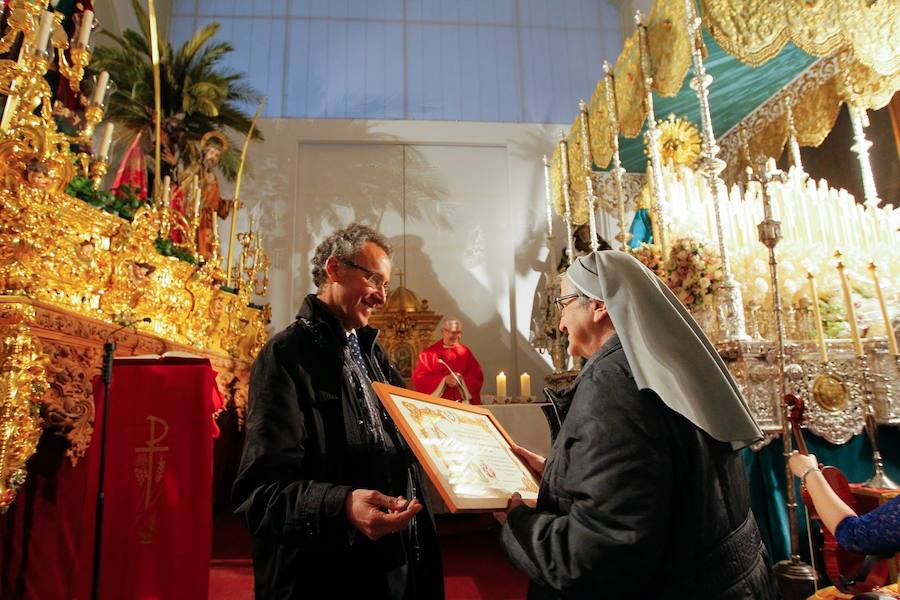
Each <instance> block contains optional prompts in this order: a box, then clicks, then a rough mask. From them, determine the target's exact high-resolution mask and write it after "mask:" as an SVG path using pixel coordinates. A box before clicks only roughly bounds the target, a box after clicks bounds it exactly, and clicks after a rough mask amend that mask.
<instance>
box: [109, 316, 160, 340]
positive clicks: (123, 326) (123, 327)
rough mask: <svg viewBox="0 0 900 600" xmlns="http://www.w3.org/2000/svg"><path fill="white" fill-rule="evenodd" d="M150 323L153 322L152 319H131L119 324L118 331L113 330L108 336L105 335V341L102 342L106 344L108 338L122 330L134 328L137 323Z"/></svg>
mask: <svg viewBox="0 0 900 600" xmlns="http://www.w3.org/2000/svg"><path fill="white" fill-rule="evenodd" d="M152 322H153V319H151V318H150V317H143V318H141V319H132V320H130V321H128V322H127V323H124V324H122V323H120V327H119V328H118V329H113V330H112V331H110V332H109V334H107V336H106V340H104V341H105V342H108V341H109V338H111V337H112V336H114V335H116V334H117V333H119V332H120V331H122V330H123V329H128V328H129V327H134V326H135V325H137V324H138V323H152Z"/></svg>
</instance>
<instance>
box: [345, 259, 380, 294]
mask: <svg viewBox="0 0 900 600" xmlns="http://www.w3.org/2000/svg"><path fill="white" fill-rule="evenodd" d="M341 262H342V263H344V264H345V265H347V266H348V267H350V268H351V269H357V270H359V271H362V272H363V273H365V274H366V283H368V284H369V285H371V286H372V287H373V288H381V289H383V290H384V293H385V294H387V293H388V290H390V289H391V284H390V282H388V281H385V280H384V276H382V274H381V273H376V272H375V271H373V270H372V269H367V268H365V267H364V266H362V265H358V264H356V263H355V262H353V261H352V260H350V259H347V258H342V259H341Z"/></svg>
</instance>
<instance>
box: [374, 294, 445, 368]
mask: <svg viewBox="0 0 900 600" xmlns="http://www.w3.org/2000/svg"><path fill="white" fill-rule="evenodd" d="M441 318H442V316H441V315H439V314H436V313H435V312H434V311H433V310H430V309H429V308H428V300H419V298H418V297H417V296H416V295H415V294H414V293H413V292H412V291H410V290H409V289H407V288H406V287H404V286H403V285H400V286H399V287H397V288H396V289H393V290H391V293H390V294H388V297H387V302H385V304H384V306H383V307H381V308H380V309H379V310H377V311H375V312H374V313H373V314H372V318H371V319H370V320H369V324H370V325H371V326H372V327H375V328H376V329H378V330H379V332H380V333H379V336H378V343H379V344H381V345H382V347H384V349H385V350H386V351H387V353H388V356H389V357H390V359H391V362H392V363H394V366H395V367H396V369H397V370H398V371H399V372H400V374H401V375H403V377H404V378H405V379H406V380H407V381H409V380H410V378H411V377H412V370H413V367H415V365H416V360H418V358H419V353H420V352H421V351H422V350H424V349H425V348H427V347H428V346H430V345H431V344H432V343H434V328H435V327H436V326H437V324H438V323H439V322H440V320H441Z"/></svg>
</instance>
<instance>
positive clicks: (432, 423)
mask: <svg viewBox="0 0 900 600" xmlns="http://www.w3.org/2000/svg"><path fill="white" fill-rule="evenodd" d="M372 386H373V387H374V389H375V392H376V394H377V395H378V398H379V400H380V401H381V403H382V405H383V406H384V408H385V410H387V412H388V414H389V415H390V416H391V418H392V419H393V421H394V424H395V425H396V426H397V429H398V430H399V431H400V433H401V434H402V435H403V438H404V439H405V440H406V443H407V444H408V445H409V447H410V448H411V449H412V451H413V453H414V454H415V456H416V458H417V459H418V460H419V464H421V465H422V468H423V469H424V471H425V473H426V474H427V475H428V478H429V479H430V480H431V482H432V483H433V484H434V487H435V488H436V489H437V491H438V493H439V494H440V495H441V498H443V500H444V503H446V505H447V508H448V509H449V510H450V512H451V513H458V512H485V511H497V510H504V509H505V508H506V506H507V504H508V503H509V498H510V496H511V495H512V494H513V492H518V493H519V494H520V495H521V496H522V500H523V501H524V502H525V503H526V504H528V505H530V506H534V504H535V502H536V501H537V494H538V489H539V486H540V481H539V479H538V478H537V477H536V476H535V474H534V473H533V472H532V471H531V470H530V469H529V468H528V465H526V464H525V462H524V461H523V460H522V459H521V458H519V457H518V456H517V455H516V454H515V452H513V450H512V446H513V445H514V442H513V440H512V438H511V437H510V436H509V434H508V433H507V432H506V430H505V429H504V428H503V426H502V425H500V422H499V421H498V420H497V419H496V417H494V415H493V414H492V413H491V411H489V410H488V409H486V408H482V407H480V406H472V405H468V404H461V403H458V402H453V401H451V400H445V399H443V398H437V397H435V396H429V395H427V394H422V393H419V392H414V391H412V390H407V389H404V388H401V387H396V386H393V385H387V384H384V383H379V382H375V383H373V384H372Z"/></svg>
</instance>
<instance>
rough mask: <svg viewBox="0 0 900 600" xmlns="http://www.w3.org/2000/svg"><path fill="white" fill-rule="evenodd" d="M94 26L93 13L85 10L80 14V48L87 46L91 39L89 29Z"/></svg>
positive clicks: (78, 42)
mask: <svg viewBox="0 0 900 600" xmlns="http://www.w3.org/2000/svg"><path fill="white" fill-rule="evenodd" d="M93 25H94V11H92V10H86V11H84V12H83V13H81V25H80V26H79V29H78V41H77V42H76V43H77V44H78V45H80V46H87V45H88V41H90V39H91V27H93Z"/></svg>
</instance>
